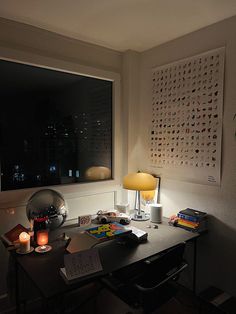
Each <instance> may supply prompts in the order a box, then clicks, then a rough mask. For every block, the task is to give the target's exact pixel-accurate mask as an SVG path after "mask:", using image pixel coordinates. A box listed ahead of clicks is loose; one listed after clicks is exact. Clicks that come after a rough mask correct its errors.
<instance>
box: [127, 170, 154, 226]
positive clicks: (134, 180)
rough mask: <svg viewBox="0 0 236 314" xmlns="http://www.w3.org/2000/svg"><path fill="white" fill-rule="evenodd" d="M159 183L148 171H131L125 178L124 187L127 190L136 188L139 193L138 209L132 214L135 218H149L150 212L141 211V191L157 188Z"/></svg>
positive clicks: (141, 219)
mask: <svg viewBox="0 0 236 314" xmlns="http://www.w3.org/2000/svg"><path fill="white" fill-rule="evenodd" d="M156 185H157V181H156V179H155V178H154V177H153V176H152V175H151V174H148V173H144V172H136V173H129V174H127V175H126V176H125V177H124V178H123V188H124V189H127V190H135V191H137V195H138V210H137V212H135V213H134V214H133V215H132V217H131V218H132V219H133V220H140V221H143V220H148V219H149V214H146V213H145V212H144V211H141V206H140V191H151V190H155V189H156Z"/></svg>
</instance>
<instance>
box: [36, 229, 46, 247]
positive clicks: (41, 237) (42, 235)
mask: <svg viewBox="0 0 236 314" xmlns="http://www.w3.org/2000/svg"><path fill="white" fill-rule="evenodd" d="M37 244H38V245H39V246H40V249H41V250H45V249H46V244H48V231H47V230H39V231H38V232H37Z"/></svg>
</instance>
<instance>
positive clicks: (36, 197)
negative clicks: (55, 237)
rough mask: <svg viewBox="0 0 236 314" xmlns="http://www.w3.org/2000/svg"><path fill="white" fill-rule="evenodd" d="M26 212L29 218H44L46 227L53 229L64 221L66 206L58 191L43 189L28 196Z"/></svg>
mask: <svg viewBox="0 0 236 314" xmlns="http://www.w3.org/2000/svg"><path fill="white" fill-rule="evenodd" d="M26 214H27V217H28V219H29V220H35V219H38V218H46V224H47V228H49V229H50V230H54V229H56V228H59V227H60V226H61V225H63V223H64V222H65V220H66V218H67V215H68V208H67V206H66V203H65V200H64V198H63V196H62V195H61V194H60V193H58V192H56V191H54V190H51V189H43V190H40V191H37V192H35V193H34V194H33V195H32V196H31V197H30V199H29V200H28V203H27V205H26Z"/></svg>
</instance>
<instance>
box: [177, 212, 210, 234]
mask: <svg viewBox="0 0 236 314" xmlns="http://www.w3.org/2000/svg"><path fill="white" fill-rule="evenodd" d="M177 216H178V222H177V226H178V227H181V228H184V229H186V230H189V231H193V232H203V231H206V229H207V213H205V212H201V211H199V210H195V209H192V208H186V209H183V210H180V211H179V213H178V214H177Z"/></svg>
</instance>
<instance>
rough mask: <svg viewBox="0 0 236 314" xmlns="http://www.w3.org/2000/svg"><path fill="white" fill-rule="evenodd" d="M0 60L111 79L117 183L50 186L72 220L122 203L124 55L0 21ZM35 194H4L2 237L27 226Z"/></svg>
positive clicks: (2, 285)
mask: <svg viewBox="0 0 236 314" xmlns="http://www.w3.org/2000/svg"><path fill="white" fill-rule="evenodd" d="M0 58H3V59H7V60H16V61H19V62H23V63H29V64H33V65H40V66H43V67H49V68H55V69H61V70H65V71H69V72H75V73H80V74H85V75H89V76H95V77H101V78H107V79H110V80H112V81H113V82H114V84H113V85H114V86H115V88H114V95H113V96H114V97H113V99H114V108H113V115H114V119H113V120H114V130H113V136H114V139H115V142H114V143H115V145H114V146H113V165H114V166H113V167H114V168H113V173H114V177H115V180H110V181H107V182H101V183H90V184H74V185H65V186H55V187H52V188H53V189H55V190H57V191H59V192H61V193H62V194H63V196H64V198H65V200H66V202H67V204H68V207H69V217H68V218H69V219H73V218H76V217H78V215H80V214H86V213H92V214H93V213H96V212H97V210H98V209H109V208H113V207H114V204H115V203H116V202H120V201H121V194H122V193H121V192H122V189H121V184H120V178H121V177H122V175H123V171H125V170H124V169H125V168H124V166H123V164H122V160H123V159H122V158H121V156H122V154H123V149H124V148H123V147H124V145H125V141H126V140H125V138H124V136H123V127H121V121H122V126H124V119H123V116H122V115H123V111H121V95H120V94H121V91H120V76H121V72H122V71H123V68H122V63H123V61H122V56H121V54H120V53H119V52H116V51H114V50H111V49H106V48H103V47H99V46H96V45H91V44H87V43H83V42H80V41H77V40H73V39H70V38H67V37H64V36H60V35H57V34H55V33H51V32H47V31H44V30H41V29H38V28H35V27H32V26H29V25H25V24H21V23H17V22H13V21H9V20H5V19H0ZM0 153H1V152H0ZM126 159H127V156H126ZM36 190H38V189H36V188H35V189H25V190H18V191H6V192H0V234H2V233H4V232H6V231H8V230H9V229H10V228H12V227H13V226H15V225H16V224H17V223H22V224H23V225H25V226H27V224H28V221H27V218H26V211H25V209H26V204H27V200H28V199H29V198H30V196H31V195H32V194H33V193H34V192H35V191H36ZM0 256H1V259H0V260H1V265H0V295H1V294H3V293H4V292H5V291H6V282H5V275H6V272H7V262H8V255H7V254H6V250H5V249H4V248H3V246H2V245H0Z"/></svg>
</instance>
